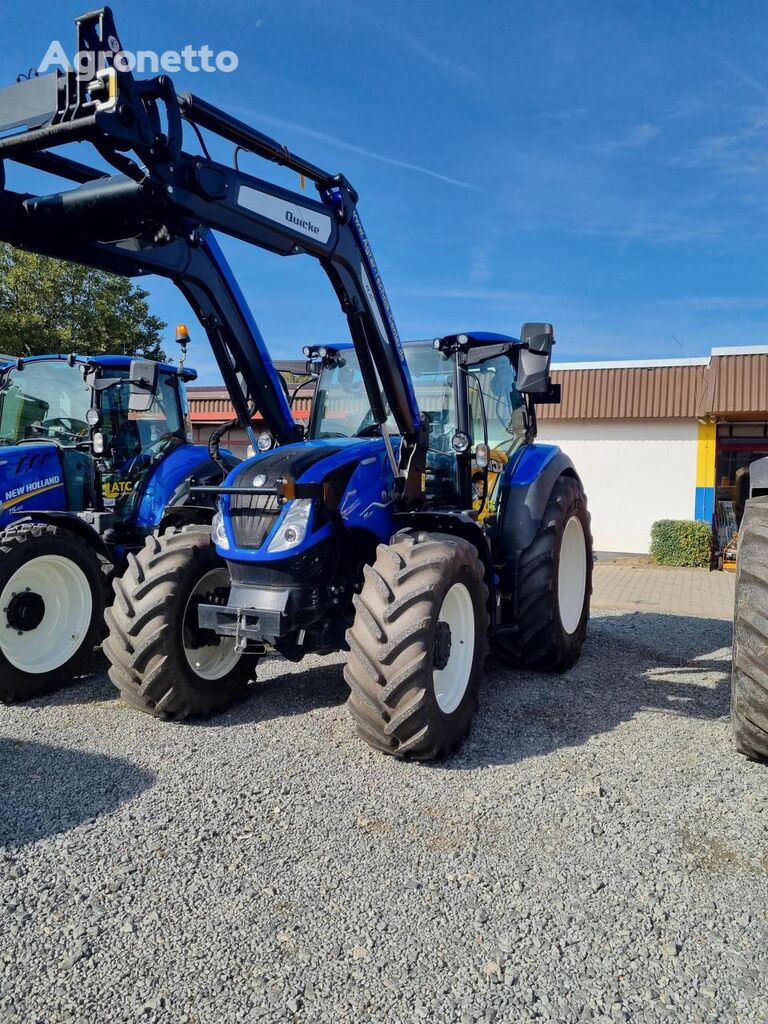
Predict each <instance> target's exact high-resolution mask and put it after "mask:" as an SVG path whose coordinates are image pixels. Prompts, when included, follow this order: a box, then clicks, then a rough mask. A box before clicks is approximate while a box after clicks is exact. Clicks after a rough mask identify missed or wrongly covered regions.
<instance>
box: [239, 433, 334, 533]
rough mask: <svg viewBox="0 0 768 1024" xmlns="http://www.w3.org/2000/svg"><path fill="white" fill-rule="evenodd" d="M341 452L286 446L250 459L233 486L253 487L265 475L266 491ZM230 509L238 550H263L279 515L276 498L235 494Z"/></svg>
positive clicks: (326, 448) (328, 446) (331, 449)
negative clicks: (278, 482) (255, 480)
mask: <svg viewBox="0 0 768 1024" xmlns="http://www.w3.org/2000/svg"><path fill="white" fill-rule="evenodd" d="M340 450H341V449H339V448H338V447H336V446H334V445H323V446H321V447H317V448H316V447H314V446H313V445H306V444H304V445H286V446H285V447H284V448H276V449H275V450H274V451H272V452H268V453H267V454H265V455H260V456H258V457H257V458H255V459H250V460H249V461H248V462H246V463H245V464H244V465H243V467H242V469H241V470H240V472H239V473H238V474H237V476H236V477H235V479H234V480H233V481H232V482H233V484H234V486H235V487H252V486H253V480H254V477H255V476H257V475H262V474H263V475H264V476H265V477H266V478H267V479H266V482H265V483H264V486H265V487H274V486H275V484H276V483H277V481H278V480H280V479H281V478H285V477H290V478H292V479H294V480H298V479H300V478H301V475H302V473H305V472H306V471H307V470H308V469H309V468H310V467H311V466H313V465H314V464H315V463H316V462H319V461H321V460H322V459H326V458H328V457H329V456H331V455H335V454H336V453H337V452H338V451H340ZM229 509H230V516H231V518H232V532H233V533H234V535H235V543H236V544H237V546H238V547H239V548H260V547H261V545H262V544H263V542H264V538H265V537H266V535H267V534H268V533H269V531H270V530H271V529H272V527H273V526H274V525H275V519H276V518H277V515H278V513H279V511H280V508H279V506H278V504H277V497H276V496H275V495H274V494H233V495H232V497H231V498H230V503H229Z"/></svg>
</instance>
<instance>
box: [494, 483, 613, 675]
mask: <svg viewBox="0 0 768 1024" xmlns="http://www.w3.org/2000/svg"><path fill="white" fill-rule="evenodd" d="M592 561H593V560H592V531H591V528H590V516H589V512H588V511H587V498H586V495H585V494H584V488H583V487H582V485H581V482H580V481H579V480H577V479H576V478H574V477H572V476H561V477H559V478H558V480H557V481H556V483H555V486H554V487H553V488H552V493H551V495H550V497H549V501H548V502H547V507H546V509H545V511H544V516H543V517H542V520H541V525H540V526H539V530H538V532H537V534H536V536H535V537H534V539H533V541H532V542H531V544H530V545H529V546H528V547H527V548H526V549H525V551H523V553H522V555H521V556H520V560H519V562H518V566H517V581H516V586H517V594H516V595H515V596H516V605H515V607H516V609H517V615H516V621H515V622H514V624H513V625H512V626H511V627H509V628H502V629H500V630H499V631H498V633H497V634H496V636H495V637H494V640H493V653H494V655H495V656H496V657H497V658H498V660H499V661H501V662H503V663H504V664H505V665H509V666H510V667H512V668H531V669H535V670H536V671H538V672H564V671H565V670H566V669H569V668H571V666H573V665H575V664H576V662H577V661H578V659H579V655H580V654H581V648H582V646H583V644H584V638H585V637H586V633H587V622H588V621H589V600H590V597H591V594H592Z"/></svg>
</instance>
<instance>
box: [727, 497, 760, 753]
mask: <svg viewBox="0 0 768 1024" xmlns="http://www.w3.org/2000/svg"><path fill="white" fill-rule="evenodd" d="M731 726H732V728H733V738H734V740H735V742H736V749H737V750H738V751H739V753H740V754H745V755H746V756H747V757H749V758H751V759H752V760H755V761H765V760H768V498H752V499H750V500H749V501H748V502H747V504H746V508H745V512H744V519H743V520H742V523H741V528H740V530H739V557H738V564H737V567H736V610H735V615H734V622H733V669H732V675H731Z"/></svg>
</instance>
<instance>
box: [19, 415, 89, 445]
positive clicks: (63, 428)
mask: <svg viewBox="0 0 768 1024" xmlns="http://www.w3.org/2000/svg"><path fill="white" fill-rule="evenodd" d="M31 427H32V430H34V431H35V433H36V434H40V433H42V432H43V431H44V430H45V431H47V436H48V437H61V436H64V435H67V436H69V437H71V438H73V439H74V440H76V441H81V440H83V439H84V438H85V437H87V436H88V424H87V423H84V422H83V420H76V419H73V418H72V417H71V416H52V417H51V418H50V419H49V420H38V421H37V422H36V423H32V424H31Z"/></svg>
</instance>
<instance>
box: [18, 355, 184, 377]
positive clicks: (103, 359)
mask: <svg viewBox="0 0 768 1024" xmlns="http://www.w3.org/2000/svg"><path fill="white" fill-rule="evenodd" d="M69 359H72V360H73V362H75V363H79V364H81V365H82V366H103V367H105V368H109V369H113V370H120V369H125V370H127V369H128V368H129V367H130V365H131V356H128V355H125V356H120V355H100V356H78V355H73V356H68V355H62V354H61V353H51V354H50V355H43V356H24V357H22V360H21V362H22V363H38V362H44V361H46V360H60V361H62V362H66V361H67V360H69ZM148 361H149V360H148ZM16 362H17V360H16V359H11V360H9V361H7V362H4V363H0V368H2V369H7V368H8V367H11V366H15V365H16ZM157 365H158V367H159V369H160V370H161V371H162V372H165V373H179V368H178V366H174V365H173V364H172V363H158V364H157ZM181 376H182V378H183V379H184V380H197V370H193V369H192V368H191V367H189V366H184V367H183V368H182V369H181Z"/></svg>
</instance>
